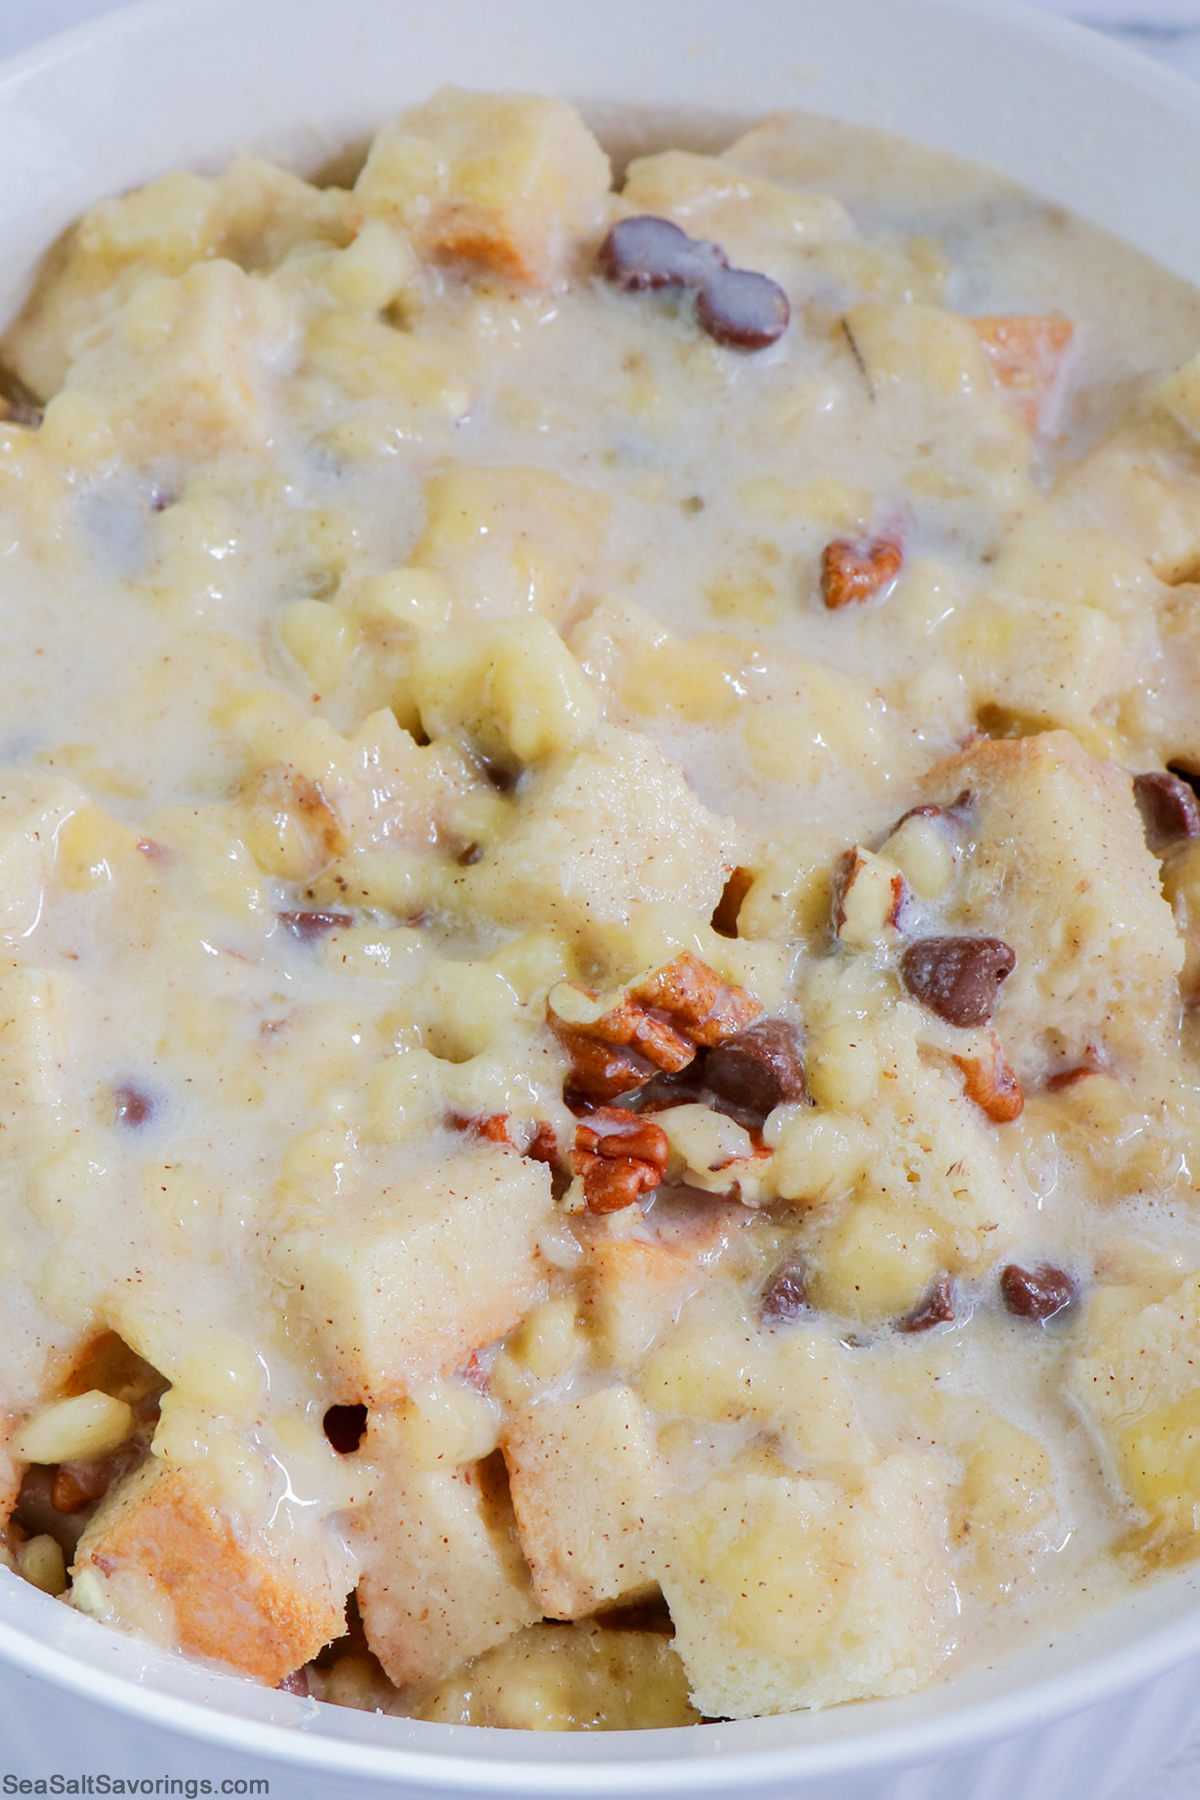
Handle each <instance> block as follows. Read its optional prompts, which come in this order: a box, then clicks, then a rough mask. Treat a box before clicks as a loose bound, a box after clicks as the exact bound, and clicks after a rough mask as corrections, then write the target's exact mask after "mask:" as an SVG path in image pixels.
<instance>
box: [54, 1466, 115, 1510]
mask: <svg viewBox="0 0 1200 1800" xmlns="http://www.w3.org/2000/svg"><path fill="white" fill-rule="evenodd" d="M117 1473H118V1469H117V1464H116V1462H115V1461H114V1459H113V1458H112V1457H104V1458H101V1459H100V1460H98V1461H95V1462H70V1463H59V1465H58V1467H57V1469H55V1471H54V1479H53V1481H52V1482H51V1484H50V1504H51V1506H52V1507H53V1508H54V1510H55V1512H60V1513H77V1512H82V1511H83V1509H84V1507H85V1506H91V1504H92V1502H93V1501H95V1500H102V1499H103V1498H104V1496H105V1494H107V1492H108V1490H109V1488H110V1487H111V1486H112V1483H113V1479H114V1477H115V1476H116V1474H117Z"/></svg>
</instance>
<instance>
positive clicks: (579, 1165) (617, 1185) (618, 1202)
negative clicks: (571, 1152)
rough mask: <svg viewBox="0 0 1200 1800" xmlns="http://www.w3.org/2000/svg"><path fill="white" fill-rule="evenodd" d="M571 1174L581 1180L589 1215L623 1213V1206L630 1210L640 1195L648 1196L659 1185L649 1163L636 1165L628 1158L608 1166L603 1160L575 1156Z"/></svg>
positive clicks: (598, 1157)
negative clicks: (591, 1213)
mask: <svg viewBox="0 0 1200 1800" xmlns="http://www.w3.org/2000/svg"><path fill="white" fill-rule="evenodd" d="M575 1172H576V1174H577V1175H579V1176H581V1177H582V1180H583V1195H584V1199H585V1200H586V1201H587V1209H588V1211H589V1212H593V1213H611V1212H624V1210H625V1208H626V1207H627V1206H632V1205H633V1204H634V1202H635V1201H637V1200H640V1199H641V1197H642V1195H643V1194H648V1193H651V1192H652V1191H653V1190H654V1189H655V1188H656V1187H657V1186H658V1183H659V1177H658V1176H657V1175H656V1174H655V1172H654V1170H653V1169H652V1168H651V1167H650V1165H649V1163H644V1162H637V1161H635V1160H634V1159H633V1158H632V1157H631V1158H629V1159H628V1160H627V1161H625V1162H609V1161H608V1160H607V1158H605V1157H603V1156H585V1155H583V1154H581V1153H579V1152H577V1153H576V1156H575Z"/></svg>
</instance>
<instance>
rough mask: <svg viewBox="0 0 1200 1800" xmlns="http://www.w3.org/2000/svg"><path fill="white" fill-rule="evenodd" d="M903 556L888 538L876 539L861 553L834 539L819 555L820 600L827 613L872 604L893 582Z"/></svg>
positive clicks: (843, 541) (859, 550) (898, 547)
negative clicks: (865, 603) (876, 596)
mask: <svg viewBox="0 0 1200 1800" xmlns="http://www.w3.org/2000/svg"><path fill="white" fill-rule="evenodd" d="M903 561H904V553H903V551H902V550H901V548H900V546H899V544H895V543H893V542H892V540H891V539H890V538H875V539H873V540H872V542H871V543H869V544H866V545H865V546H863V547H862V548H861V549H860V547H859V546H858V545H857V544H852V543H851V542H850V540H849V539H848V538H835V539H834V540H833V542H832V543H831V544H826V546H825V549H824V550H823V552H822V554H821V598H822V599H823V600H824V602H825V604H826V606H827V607H828V608H829V610H830V612H836V611H837V610H838V609H839V607H843V606H852V605H858V604H860V603H861V602H862V601H864V600H871V599H873V598H874V596H875V595H876V594H878V593H879V592H880V590H881V589H883V588H885V587H887V586H888V584H889V583H890V582H893V581H895V579H896V577H897V575H898V574H899V573H900V565H901V564H902V562H903Z"/></svg>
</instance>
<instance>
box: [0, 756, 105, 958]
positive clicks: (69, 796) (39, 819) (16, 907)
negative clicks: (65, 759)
mask: <svg viewBox="0 0 1200 1800" xmlns="http://www.w3.org/2000/svg"><path fill="white" fill-rule="evenodd" d="M86 804H87V801H86V799H85V796H84V795H83V794H81V793H80V791H79V789H78V788H77V787H73V786H72V785H71V783H70V782H69V781H61V780H59V778H58V777H57V776H54V775H39V774H38V773H36V772H35V771H34V770H32V769H5V770H4V771H3V772H2V773H0V935H2V936H4V937H7V938H10V939H15V938H22V937H24V936H25V934H26V933H27V932H28V931H30V930H31V929H32V927H33V926H34V925H35V924H36V923H37V920H38V917H39V915H40V913H41V910H42V906H43V904H44V901H45V887H46V882H47V880H48V879H49V877H50V873H51V870H52V869H53V867H54V855H55V846H56V841H57V837H58V832H59V830H60V829H61V827H62V826H63V825H64V824H65V823H66V821H67V820H68V819H69V818H70V817H71V815H72V814H73V813H75V812H78V810H79V809H80V807H82V806H85V805H86Z"/></svg>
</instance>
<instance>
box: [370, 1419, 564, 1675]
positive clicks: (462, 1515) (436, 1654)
mask: <svg viewBox="0 0 1200 1800" xmlns="http://www.w3.org/2000/svg"><path fill="white" fill-rule="evenodd" d="M360 1448H361V1452H362V1454H363V1456H365V1457H366V1458H367V1459H368V1460H369V1461H370V1462H372V1463H373V1464H374V1466H375V1468H376V1470H377V1471H378V1479H377V1483H376V1487H375V1492H374V1494H373V1495H372V1497H371V1499H370V1500H369V1501H368V1502H367V1504H366V1505H365V1506H364V1507H362V1508H361V1509H360V1510H359V1511H358V1512H356V1513H355V1514H354V1515H353V1520H352V1525H351V1537H352V1542H353V1544H354V1548H355V1551H356V1552H357V1555H358V1559H359V1564H360V1566H361V1569H362V1578H361V1581H360V1583H359V1588H358V1604H359V1610H360V1612H361V1613H362V1620H363V1625H364V1627H365V1629H366V1633H367V1642H368V1643H369V1644H370V1646H371V1649H372V1650H373V1651H374V1652H375V1655H376V1656H377V1657H378V1658H379V1660H380V1662H381V1663H382V1664H383V1667H384V1669H385V1671H386V1672H387V1675H388V1677H389V1679H390V1680H392V1681H394V1682H395V1683H396V1684H397V1686H403V1685H404V1684H405V1683H407V1682H410V1681H427V1680H440V1679H441V1677H442V1676H444V1675H448V1674H449V1673H450V1672H451V1670H453V1669H456V1668H457V1667H458V1666H459V1664H460V1663H462V1662H464V1661H465V1660H466V1658H467V1657H470V1656H478V1655H480V1654H481V1653H482V1652H483V1651H485V1650H490V1649H491V1648H492V1647H493V1646H494V1645H496V1644H500V1643H503V1641H504V1640H505V1639H506V1638H508V1637H510V1636H511V1635H512V1633H513V1632H514V1631H518V1630H520V1629H521V1628H522V1627H523V1626H525V1625H531V1624H532V1623H533V1622H534V1621H535V1620H536V1619H539V1618H540V1617H541V1608H540V1606H539V1605H538V1603H537V1601H536V1600H535V1599H534V1596H533V1589H532V1587H531V1586H530V1580H529V1570H528V1567H527V1566H526V1563H525V1558H524V1557H523V1555H522V1554H521V1546H520V1544H519V1542H518V1540H517V1531H516V1522H515V1520H514V1518H513V1511H512V1504H511V1502H510V1500H509V1498H508V1492H507V1488H506V1485H505V1481H504V1473H503V1469H502V1468H501V1469H499V1470H498V1471H497V1469H496V1468H495V1467H494V1466H493V1463H492V1461H490V1460H489V1461H485V1462H482V1463H464V1464H461V1465H460V1466H458V1467H437V1468H428V1467H422V1466H421V1465H420V1463H419V1462H418V1460H417V1459H416V1457H415V1456H414V1454H413V1444H412V1442H411V1432H410V1430H409V1428H408V1424H407V1421H406V1419H405V1418H404V1416H403V1415H402V1414H400V1413H375V1414H373V1415H372V1417H371V1419H370V1423H369V1426H368V1429H367V1435H366V1437H365V1438H364V1439H363V1442H362V1445H361V1446H360Z"/></svg>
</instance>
